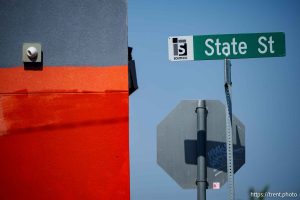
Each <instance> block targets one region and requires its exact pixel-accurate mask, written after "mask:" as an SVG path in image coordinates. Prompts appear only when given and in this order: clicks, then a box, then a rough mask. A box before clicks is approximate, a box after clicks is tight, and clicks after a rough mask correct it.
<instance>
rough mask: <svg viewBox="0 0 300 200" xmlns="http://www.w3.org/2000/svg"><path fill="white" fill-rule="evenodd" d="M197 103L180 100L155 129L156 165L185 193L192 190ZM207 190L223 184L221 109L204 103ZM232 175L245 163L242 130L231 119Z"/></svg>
mask: <svg viewBox="0 0 300 200" xmlns="http://www.w3.org/2000/svg"><path fill="white" fill-rule="evenodd" d="M197 105H198V100H183V101H181V102H180V103H179V104H178V105H177V106H176V108H175V109H174V110H173V111H172V112H171V113H169V114H168V116H167V117H166V118H165V119H164V120H162V121H161V122H160V123H159V124H158V126H157V163H158V164H159V165H160V166H161V167H162V168H163V169H164V170H165V171H166V172H167V173H168V174H169V175H170V176H171V177H172V178H173V179H174V180H175V181H176V182H177V183H178V184H179V185H180V186H181V187H182V188H185V189H188V188H196V178H197V114H196V113H195V110H196V107H197ZM206 109H207V111H208V112H207V143H206V158H207V159H206V164H207V182H208V188H212V187H213V183H219V184H220V186H222V185H224V184H225V183H226V181H227V161H226V158H227V156H226V120H225V106H224V104H222V103H221V102H220V101H217V100H206ZM232 131H233V151H234V152H233V157H234V172H237V171H238V170H239V169H240V168H241V167H242V165H243V164H244V163H245V126H244V125H243V123H242V122H241V121H239V120H238V118H237V117H235V116H233V129H232Z"/></svg>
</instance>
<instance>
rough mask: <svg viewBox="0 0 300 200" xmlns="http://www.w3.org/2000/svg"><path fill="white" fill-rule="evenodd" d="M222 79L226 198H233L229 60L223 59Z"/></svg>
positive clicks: (230, 199)
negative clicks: (224, 111)
mask: <svg viewBox="0 0 300 200" xmlns="http://www.w3.org/2000/svg"><path fill="white" fill-rule="evenodd" d="M224 79H225V95H226V149H227V177H228V200H233V199H234V177H233V175H234V163H233V144H232V143H233V142H232V102H231V86H232V82H231V62H230V60H229V59H227V58H226V59H225V61H224Z"/></svg>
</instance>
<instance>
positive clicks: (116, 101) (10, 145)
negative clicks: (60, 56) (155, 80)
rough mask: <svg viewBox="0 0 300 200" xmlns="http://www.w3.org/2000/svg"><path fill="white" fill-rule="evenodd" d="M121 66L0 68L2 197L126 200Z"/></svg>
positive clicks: (6, 199) (123, 69)
mask: <svg viewBox="0 0 300 200" xmlns="http://www.w3.org/2000/svg"><path fill="white" fill-rule="evenodd" d="M128 137H129V136H128V77H127V66H112V67H87V66H84V67H44V69H43V71H25V70H24V69H23V67H17V68H0V158H1V159H0V199H1V200H10V199H13V200H14V199H30V200H32V199H80V200H82V199H114V200H116V199H120V200H121V199H122V200H126V199H130V194H129V143H128Z"/></svg>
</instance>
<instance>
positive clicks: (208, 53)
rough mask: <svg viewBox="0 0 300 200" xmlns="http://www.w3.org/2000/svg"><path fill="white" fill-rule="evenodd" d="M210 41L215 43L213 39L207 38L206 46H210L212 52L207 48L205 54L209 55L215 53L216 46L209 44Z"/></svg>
mask: <svg viewBox="0 0 300 200" xmlns="http://www.w3.org/2000/svg"><path fill="white" fill-rule="evenodd" d="M209 42H212V43H213V42H214V40H213V39H207V40H205V45H206V47H208V48H210V50H211V52H208V51H207V50H205V54H206V55H207V56H212V55H213V54H214V48H213V47H212V46H211V45H210V44H209Z"/></svg>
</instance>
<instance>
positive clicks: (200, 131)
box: [196, 100, 207, 200]
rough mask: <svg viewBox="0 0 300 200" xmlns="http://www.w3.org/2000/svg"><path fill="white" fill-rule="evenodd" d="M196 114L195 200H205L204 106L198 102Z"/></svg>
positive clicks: (202, 101)
mask: <svg viewBox="0 0 300 200" xmlns="http://www.w3.org/2000/svg"><path fill="white" fill-rule="evenodd" d="M196 113H197V180H196V184H197V200H206V187H207V180H206V177H207V175H206V114H207V110H206V104H205V101H204V100H199V101H198V107H197V108H196Z"/></svg>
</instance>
